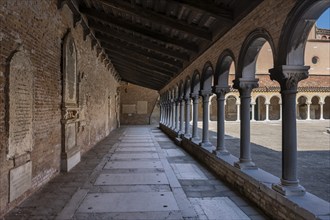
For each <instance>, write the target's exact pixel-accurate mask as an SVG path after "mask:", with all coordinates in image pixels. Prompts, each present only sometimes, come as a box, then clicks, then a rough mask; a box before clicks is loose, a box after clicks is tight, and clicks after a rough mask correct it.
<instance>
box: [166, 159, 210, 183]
mask: <svg viewBox="0 0 330 220" xmlns="http://www.w3.org/2000/svg"><path fill="white" fill-rule="evenodd" d="M171 166H172V168H173V170H174V173H175V175H176V176H177V177H178V179H200V180H203V179H204V180H205V179H207V177H206V176H205V175H204V173H203V172H202V171H201V170H200V169H199V168H198V167H197V166H196V165H194V164H189V163H186V164H185V163H173V164H171Z"/></svg>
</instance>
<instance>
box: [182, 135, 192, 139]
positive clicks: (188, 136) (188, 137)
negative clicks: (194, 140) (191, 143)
mask: <svg viewBox="0 0 330 220" xmlns="http://www.w3.org/2000/svg"><path fill="white" fill-rule="evenodd" d="M183 137H185V138H186V139H190V138H191V135H190V134H185V135H184V136H183Z"/></svg>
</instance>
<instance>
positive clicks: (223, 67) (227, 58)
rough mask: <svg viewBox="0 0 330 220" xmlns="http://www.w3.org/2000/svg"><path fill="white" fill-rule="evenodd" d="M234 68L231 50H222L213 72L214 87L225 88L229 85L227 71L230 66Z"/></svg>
mask: <svg viewBox="0 0 330 220" xmlns="http://www.w3.org/2000/svg"><path fill="white" fill-rule="evenodd" d="M232 64H234V66H235V57H234V54H233V52H232V51H231V50H229V49H226V50H224V51H223V52H222V53H221V54H220V56H219V58H218V62H217V66H216V69H215V72H214V86H220V87H226V86H228V85H229V83H228V80H229V71H230V67H231V65H232Z"/></svg>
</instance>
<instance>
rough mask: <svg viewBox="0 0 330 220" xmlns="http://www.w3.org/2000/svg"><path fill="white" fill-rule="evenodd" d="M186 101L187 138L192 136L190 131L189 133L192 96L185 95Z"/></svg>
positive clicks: (185, 133)
mask: <svg viewBox="0 0 330 220" xmlns="http://www.w3.org/2000/svg"><path fill="white" fill-rule="evenodd" d="M184 101H185V103H186V121H185V132H184V136H185V137H186V138H190V133H189V127H190V126H189V123H190V108H191V103H190V102H191V100H190V97H189V96H187V97H185V100H184Z"/></svg>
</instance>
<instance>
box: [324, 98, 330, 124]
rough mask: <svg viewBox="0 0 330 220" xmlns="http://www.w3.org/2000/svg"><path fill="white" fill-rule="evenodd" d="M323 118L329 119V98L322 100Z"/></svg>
mask: <svg viewBox="0 0 330 220" xmlns="http://www.w3.org/2000/svg"><path fill="white" fill-rule="evenodd" d="M323 118H324V119H330V96H326V97H325V98H324V104H323Z"/></svg>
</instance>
